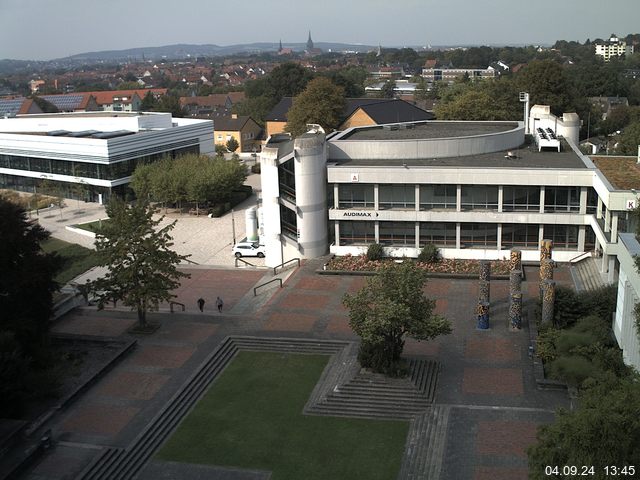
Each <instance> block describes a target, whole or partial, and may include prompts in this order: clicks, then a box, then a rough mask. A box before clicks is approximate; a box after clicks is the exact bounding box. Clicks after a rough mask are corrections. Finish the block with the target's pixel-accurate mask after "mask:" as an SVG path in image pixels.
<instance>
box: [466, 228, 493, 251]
mask: <svg viewBox="0 0 640 480" xmlns="http://www.w3.org/2000/svg"><path fill="white" fill-rule="evenodd" d="M497 246H498V226H497V225H496V224H493V223H461V224H460V247H461V248H484V247H493V248H496V247H497Z"/></svg>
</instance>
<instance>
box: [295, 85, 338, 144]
mask: <svg viewBox="0 0 640 480" xmlns="http://www.w3.org/2000/svg"><path fill="white" fill-rule="evenodd" d="M344 108H345V98H344V90H343V89H342V88H341V87H338V86H337V85H334V84H333V83H332V82H331V80H329V79H328V78H324V77H319V78H316V79H314V80H311V81H310V82H309V84H308V85H307V88H306V89H305V90H304V92H302V93H301V94H300V95H298V96H297V97H295V98H294V99H293V105H292V106H291V109H289V113H288V115H287V117H288V122H287V125H286V127H285V130H286V131H287V132H290V133H291V134H292V135H294V136H298V135H301V134H302V133H304V132H305V131H306V130H307V128H306V127H307V124H308V123H317V124H320V125H321V126H322V128H324V129H325V130H326V131H327V132H330V131H332V130H335V129H336V128H338V125H340V120H341V119H342V115H343V114H344Z"/></svg>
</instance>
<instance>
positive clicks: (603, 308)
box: [554, 285, 617, 328]
mask: <svg viewBox="0 0 640 480" xmlns="http://www.w3.org/2000/svg"><path fill="white" fill-rule="evenodd" d="M616 296H617V290H616V286H615V285H606V286H604V287H601V288H599V289H597V290H593V291H589V292H580V293H576V292H575V291H573V290H572V289H570V288H567V287H558V288H557V289H556V302H555V312H554V324H555V325H556V326H558V327H560V328H566V327H570V326H572V325H575V323H576V322H577V321H578V319H579V318H583V317H587V316H592V315H595V316H596V317H598V318H600V319H601V320H602V321H604V322H608V323H611V316H612V315H613V312H615V310H616Z"/></svg>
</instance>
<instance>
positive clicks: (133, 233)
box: [89, 198, 189, 328]
mask: <svg viewBox="0 0 640 480" xmlns="http://www.w3.org/2000/svg"><path fill="white" fill-rule="evenodd" d="M153 213H154V211H153V208H151V207H150V206H149V204H148V203H146V202H144V201H140V202H138V203H137V204H136V205H134V206H128V205H127V204H126V203H124V201H122V200H120V199H118V198H113V199H112V200H111V202H110V203H109V205H108V206H107V214H108V215H109V218H110V220H111V221H110V222H107V223H104V224H103V227H102V230H101V231H100V234H98V236H97V237H96V250H97V255H98V259H99V265H101V266H103V267H107V268H108V272H107V273H106V274H105V276H104V277H101V278H99V279H97V280H95V281H93V282H91V283H90V286H89V288H90V290H91V291H92V292H94V293H95V295H96V296H97V297H98V301H99V303H100V304H104V303H105V302H109V301H122V303H123V304H124V305H126V306H129V307H131V308H132V309H135V310H136V311H137V314H138V322H139V325H140V327H141V328H144V327H145V326H146V325H147V312H148V311H154V310H157V309H158V307H159V305H160V303H161V302H168V301H170V300H171V299H172V298H175V295H174V294H172V293H171V291H172V290H174V289H176V288H177V287H178V286H179V285H180V282H179V280H180V279H181V278H185V277H189V275H188V274H186V273H184V272H181V271H180V270H178V268H177V266H178V264H179V263H180V262H181V261H182V260H185V259H186V258H187V256H185V255H179V254H177V253H176V252H174V251H173V250H171V248H170V247H171V246H172V245H173V243H172V241H171V240H172V238H171V236H170V234H169V232H170V231H171V230H172V229H173V227H174V226H175V221H174V222H173V223H170V224H169V225H167V226H165V227H162V228H159V229H158V228H157V227H158V225H160V223H161V222H162V218H161V219H159V220H154V219H153Z"/></svg>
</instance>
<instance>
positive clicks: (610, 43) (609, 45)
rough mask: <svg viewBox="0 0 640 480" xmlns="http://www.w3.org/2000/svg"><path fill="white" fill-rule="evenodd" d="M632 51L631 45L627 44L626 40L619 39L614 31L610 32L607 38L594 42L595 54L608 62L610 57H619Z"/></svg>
mask: <svg viewBox="0 0 640 480" xmlns="http://www.w3.org/2000/svg"><path fill="white" fill-rule="evenodd" d="M632 53H633V45H627V42H625V41H624V40H620V39H619V38H618V37H617V36H616V35H615V33H612V34H611V37H610V38H609V40H606V41H604V42H602V43H596V55H598V56H600V57H602V58H603V59H604V61H605V62H608V61H609V60H610V59H611V58H612V57H621V56H623V55H631V54H632Z"/></svg>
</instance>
